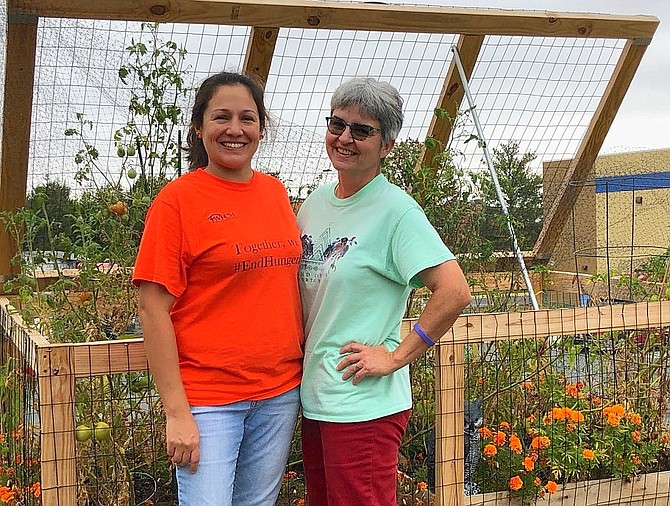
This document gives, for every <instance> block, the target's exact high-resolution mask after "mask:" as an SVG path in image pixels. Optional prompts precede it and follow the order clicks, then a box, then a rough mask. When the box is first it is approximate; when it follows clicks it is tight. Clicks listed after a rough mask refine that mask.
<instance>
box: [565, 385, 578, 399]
mask: <svg viewBox="0 0 670 506" xmlns="http://www.w3.org/2000/svg"><path fill="white" fill-rule="evenodd" d="M565 393H566V394H568V395H569V396H570V397H575V398H577V397H579V389H578V388H577V385H566V386H565Z"/></svg>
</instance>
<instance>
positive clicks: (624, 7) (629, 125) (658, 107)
mask: <svg viewBox="0 0 670 506" xmlns="http://www.w3.org/2000/svg"><path fill="white" fill-rule="evenodd" d="M386 1H387V3H407V2H406V1H405V2H402V1H397V0H386ZM412 3H416V4H421V5H450V6H455V7H490V8H501V9H530V10H541V11H559V12H596V13H606V14H646V15H652V16H656V17H657V18H658V19H660V21H661V24H660V25H659V27H658V28H657V29H656V34H655V35H654V39H653V40H652V43H651V45H650V46H649V48H648V49H647V52H646V53H645V55H644V57H643V58H642V63H641V64H640V67H639V68H638V70H637V73H636V74H635V77H634V79H633V82H632V84H631V86H630V88H629V89H628V92H627V93H626V97H625V98H624V101H623V104H622V105H621V108H620V109H619V112H618V113H617V116H616V118H615V120H614V123H613V124H612V127H611V128H610V131H609V134H608V136H607V138H606V139H605V144H604V145H603V149H602V150H601V153H613V152H621V151H633V150H638V149H662V148H670V83H669V81H670V52H669V51H668V48H670V1H668V0H416V1H415V2H412Z"/></svg>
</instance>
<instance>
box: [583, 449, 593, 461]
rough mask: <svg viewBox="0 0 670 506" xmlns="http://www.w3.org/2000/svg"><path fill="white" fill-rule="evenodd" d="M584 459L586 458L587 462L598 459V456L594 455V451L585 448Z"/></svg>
mask: <svg viewBox="0 0 670 506" xmlns="http://www.w3.org/2000/svg"><path fill="white" fill-rule="evenodd" d="M582 457H584V458H585V459H586V460H593V459H595V458H596V454H595V453H594V451H593V450H590V449H589V448H585V449H584V451H583V452H582Z"/></svg>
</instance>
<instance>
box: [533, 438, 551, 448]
mask: <svg viewBox="0 0 670 506" xmlns="http://www.w3.org/2000/svg"><path fill="white" fill-rule="evenodd" d="M550 444H551V440H550V439H549V438H548V437H547V436H535V437H534V438H533V440H532V441H531V442H530V446H532V447H533V448H535V449H536V450H541V449H543V448H549V445H550Z"/></svg>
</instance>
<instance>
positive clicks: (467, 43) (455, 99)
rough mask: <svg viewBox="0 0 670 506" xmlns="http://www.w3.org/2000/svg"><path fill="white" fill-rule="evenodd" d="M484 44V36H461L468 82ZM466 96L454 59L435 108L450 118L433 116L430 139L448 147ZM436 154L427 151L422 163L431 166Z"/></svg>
mask: <svg viewBox="0 0 670 506" xmlns="http://www.w3.org/2000/svg"><path fill="white" fill-rule="evenodd" d="M482 44H484V36H483V35H461V36H460V37H459V39H458V43H457V44H456V48H457V49H458V54H459V55H460V57H461V63H462V64H463V70H464V71H465V76H466V78H467V79H468V80H469V79H470V77H471V76H472V71H473V69H474V68H475V64H476V63H477V58H478V57H479V52H480V51H481V48H482ZM464 95H465V91H464V87H463V83H461V78H460V76H459V74H458V70H457V68H456V63H455V62H454V60H453V58H452V60H451V64H450V65H449V70H448V72H447V76H446V78H445V80H444V85H443V86H442V91H441V92H440V98H439V100H438V103H437V105H436V106H435V108H436V109H443V110H445V111H446V113H447V115H448V118H438V117H437V116H436V115H433V118H432V120H431V122H430V127H429V128H428V134H427V135H428V137H433V138H434V139H436V140H438V141H439V142H441V143H442V145H443V146H446V145H447V143H448V142H449V137H450V136H451V130H452V127H453V122H454V121H456V115H457V114H458V109H459V107H460V105H461V101H462V100H463V96H464ZM435 154H436V152H435V150H432V149H425V150H424V152H423V156H422V160H421V163H422V164H423V165H427V166H431V165H432V162H433V158H434V157H435Z"/></svg>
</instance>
